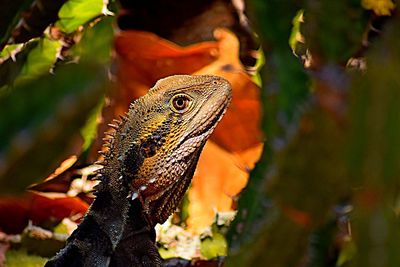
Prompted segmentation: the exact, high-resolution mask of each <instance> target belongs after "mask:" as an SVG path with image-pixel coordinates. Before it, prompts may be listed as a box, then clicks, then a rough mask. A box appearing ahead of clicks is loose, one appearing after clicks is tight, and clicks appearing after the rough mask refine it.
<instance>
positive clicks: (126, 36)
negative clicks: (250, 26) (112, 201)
mask: <svg viewBox="0 0 400 267" xmlns="http://www.w3.org/2000/svg"><path fill="white" fill-rule="evenodd" d="M221 2H222V1H221ZM122 4H123V6H124V5H125V4H126V3H122ZM247 4H248V11H249V14H250V20H251V21H252V22H253V23H254V25H255V29H254V31H255V32H256V34H257V36H258V37H259V38H260V41H261V48H260V49H259V52H258V53H257V55H258V57H259V58H258V64H257V65H256V67H255V68H256V69H257V73H256V75H255V76H253V77H251V76H250V75H248V74H247V73H246V70H247V68H246V67H247V66H246V67H245V66H243V64H242V62H241V61H240V58H241V56H242V55H241V54H240V53H241V52H242V51H243V47H246V44H244V42H243V36H241V35H239V34H237V33H236V32H232V31H230V30H227V29H213V30H212V31H211V32H212V34H214V37H215V40H212V41H210V40H208V39H207V40H203V42H199V43H196V44H192V45H189V46H181V45H178V44H176V43H172V42H171V41H169V40H166V39H163V38H161V37H159V36H157V35H156V34H154V33H152V32H145V31H140V30H132V29H131V30H129V29H123V30H120V31H115V32H114V31H113V24H114V23H115V22H114V21H115V18H114V17H112V16H113V13H111V12H110V11H109V10H108V8H110V9H113V8H111V7H110V6H113V4H111V5H107V4H106V3H105V1H101V0H90V1H85V0H69V1H64V0H59V1H49V0H36V1H31V0H25V1H22V0H18V1H15V2H14V3H10V5H9V7H10V10H12V11H13V12H8V13H9V14H5V13H7V12H4V9H2V10H3V11H0V13H1V14H2V15H4V16H2V17H3V18H4V20H3V21H4V22H5V23H4V24H2V25H1V26H0V35H1V36H2V37H1V39H0V47H1V48H2V50H1V52H0V109H1V112H0V194H2V195H4V194H15V193H22V192H23V191H24V190H25V188H26V187H27V186H29V185H30V184H32V183H33V182H39V181H41V180H43V179H44V178H45V177H48V179H46V180H45V181H44V182H42V183H39V184H37V185H35V186H33V187H31V188H33V189H35V190H38V191H50V192H57V197H55V196H54V195H43V194H44V193H29V194H25V195H23V196H17V197H15V196H13V197H12V198H3V196H1V197H0V218H5V215H4V214H7V216H10V217H12V218H13V220H14V221H13V222H12V224H11V226H10V223H9V222H7V223H4V222H2V221H1V220H0V228H1V229H0V230H3V231H6V230H8V229H11V230H10V231H15V232H17V233H18V232H20V231H21V230H22V229H23V228H24V227H25V226H26V224H27V220H28V219H29V220H32V221H33V222H34V223H35V224H40V225H41V226H43V227H47V228H49V227H50V228H51V227H53V226H54V225H57V224H58V223H59V222H60V221H61V220H62V219H63V218H65V217H69V218H70V219H72V218H73V220H72V221H76V220H77V219H78V218H77V217H76V216H77V214H79V213H82V212H83V211H85V210H86V209H87V206H88V204H87V202H88V203H90V201H91V197H92V196H91V194H90V193H88V192H90V190H92V188H93V184H94V183H92V182H91V181H90V179H91V178H92V176H93V174H94V170H96V168H98V166H97V167H96V165H95V164H93V162H94V161H95V160H98V159H101V157H99V156H98V154H97V151H98V150H101V149H102V148H103V146H102V136H103V132H104V131H107V130H108V126H107V124H108V123H111V122H112V119H113V118H116V117H118V115H123V114H124V112H125V111H126V110H127V108H128V106H129V104H130V102H131V101H132V100H133V99H135V98H137V97H139V96H141V95H143V94H144V93H146V92H147V90H148V89H149V87H151V86H152V85H153V84H154V83H155V82H156V81H157V80H158V79H159V78H163V77H165V76H167V75H173V74H177V73H180V74H182V73H184V74H214V75H219V76H222V77H224V78H226V79H227V80H229V81H230V83H231V84H232V88H233V102H232V105H231V107H230V109H229V110H228V112H227V114H226V115H225V117H224V119H223V120H222V121H221V123H220V125H219V126H218V127H217V128H216V130H215V133H214V134H213V136H212V137H211V140H210V142H208V143H207V145H206V146H205V147H204V151H203V153H202V156H201V158H200V160H199V164H198V168H197V171H196V173H195V176H194V179H193V183H192V186H191V188H190V190H189V192H188V194H187V196H186V198H185V203H184V206H183V207H182V209H183V210H182V212H181V216H180V217H179V216H178V215H175V216H174V217H173V218H171V219H170V221H168V223H167V224H166V225H163V226H160V227H161V230H160V231H159V232H158V242H159V244H160V253H161V255H162V256H163V257H164V258H173V257H181V258H184V259H187V260H190V259H192V258H200V259H206V260H211V259H213V258H219V259H220V257H221V256H225V255H226V254H228V257H227V260H226V265H227V266H261V265H268V266H272V267H274V266H277V267H278V266H304V267H317V266H363V267H368V266H371V267H372V266H374V267H375V266H377V267H379V266H399V264H400V256H399V255H400V254H398V253H397V249H398V247H400V244H399V242H400V230H399V218H398V216H399V196H398V188H399V180H398V179H399V177H400V167H399V166H400V149H399V146H400V143H399V142H400V141H399V140H400V139H399V136H400V111H399V109H398V107H397V103H399V101H400V78H399V75H398V74H399V72H400V61H399V59H400V52H399V51H400V39H399V34H398V29H399V28H400V18H399V14H398V10H396V6H395V3H394V1H392V0H348V1H344V0H342V1H332V0H322V1H315V0H294V1H278V0H271V1H265V0H249V1H247ZM1 5H3V4H1ZM43 5H44V6H46V7H48V9H46V10H47V12H45V13H44V14H42V13H40V12H39V13H37V9H38V6H43ZM124 8H126V7H124ZM122 11H123V12H121V14H122V15H121V16H127V17H128V18H130V17H129V16H131V13H132V14H133V13H134V12H127V10H122ZM23 12H24V13H23ZM3 13H4V14H3ZM22 13H23V14H24V16H21V14H22ZM143 13H146V12H143ZM148 13H149V14H151V12H148ZM146 14H147V13H146ZM239 14H241V13H240V12H239ZM41 16H44V18H43V17H41ZM132 16H133V15H132ZM235 16H237V14H236V13H235ZM127 17H123V18H124V19H123V21H124V22H125V23H126V22H127ZM149 18H151V17H150V15H149ZM199 18H200V20H201V18H202V16H198V17H197V19H199ZM20 19H21V20H22V22H24V23H25V24H27V25H28V26H30V27H29V29H28V30H27V29H25V28H23V26H21V25H24V23H18V21H19V20H20ZM175 19H176V20H177V21H178V18H175ZM242 19H243V18H242ZM203 23H205V24H207V23H211V21H207V20H204V21H202V23H201V24H203ZM133 24H134V23H133ZM182 24H185V23H182ZM128 25H129V23H128ZM188 25H192V24H188ZM165 30H166V32H169V31H171V32H173V30H172V29H165ZM177 32H178V33H180V34H181V35H182V32H184V31H182V32H179V31H177ZM193 32H196V31H193ZM191 34H192V32H190V34H187V35H188V36H189V35H191ZM183 35H184V34H183ZM178 36H179V34H178ZM175 37H176V36H175ZM182 43H186V41H182ZM6 44H7V45H6ZM113 45H114V47H113V48H112V46H113ZM112 49H113V50H112ZM111 51H113V52H111ZM253 52H254V53H255V51H253ZM112 54H113V57H112V56H111V55H112ZM261 65H262V67H261V70H258V68H260V66H261ZM260 77H261V81H260ZM110 80H111V81H112V82H110ZM254 81H256V82H254ZM260 87H261V88H260ZM259 124H261V126H259ZM261 150H263V151H262V153H261ZM260 155H261V158H260ZM256 162H257V164H256V165H255V163H256ZM57 166H59V167H58V168H57ZM254 166H255V167H254ZM253 168H254V169H253ZM250 172H251V174H250V178H249V173H250ZM247 182H248V183H247ZM246 184H247V185H246ZM243 188H245V189H244V190H243ZM241 190H243V191H242V192H241ZM240 192H241V193H240ZM50 194H51V193H50ZM38 199H40V201H38ZM237 199H239V201H238V203H236V200H237ZM31 202H32V203H31ZM236 204H237V216H236V218H235V220H234V221H233V223H232V225H231V226H230V228H229V231H228V233H226V232H227V230H226V229H227V228H226V227H227V225H229V223H230V220H231V219H229V220H227V221H225V222H224V223H222V224H221V225H220V224H218V225H217V223H216V224H213V222H214V221H215V218H216V217H218V216H219V214H222V213H224V212H227V213H228V214H232V212H233V210H234V209H235V208H236ZM46 209H51V211H48V212H47V213H46V212H44V210H46ZM45 213H46V214H45ZM9 214H11V215H9ZM228 217H229V216H228ZM171 222H172V223H171ZM71 224H72V226H73V227H74V226H76V223H75V222H72V223H71ZM6 226H8V227H9V228H7V227H6ZM12 226H14V227H15V228H13V227H12ZM73 227H72V228H73ZM60 228H62V227H61V226H59V227H57V228H56V229H54V228H53V231H55V232H57V231H60ZM63 231H65V229H64V230H63ZM12 233H14V232H12ZM35 244H36V243H35V241H34V243H33V247H35ZM23 249H26V248H23ZM53 249H54V248H53ZM49 251H52V252H51V253H53V250H51V249H50V250H49ZM182 251H183V252H182ZM21 253H22V254H21ZM24 253H25V252H24V251H23V250H22V251H19V252H14V251H9V252H8V254H7V264H8V266H19V265H24V264H25V263H21V261H25V260H26V258H27V257H28V256H26V255H25V254H24ZM36 253H38V252H36ZM21 255H22V256H21ZM0 256H1V255H0ZM0 258H1V257H0ZM29 261H30V262H32V263H31V264H32V266H39V265H42V264H43V261H44V260H43V259H42V258H36V257H34V258H30V259H29ZM171 262H172V261H171ZM209 262H211V261H209ZM171 264H172V263H171ZM0 265H1V263H0ZM26 266H29V265H26Z"/></svg>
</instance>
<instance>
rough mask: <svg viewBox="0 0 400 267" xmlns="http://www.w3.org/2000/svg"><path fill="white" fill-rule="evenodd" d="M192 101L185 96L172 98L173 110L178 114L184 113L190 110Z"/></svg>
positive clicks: (180, 95)
mask: <svg viewBox="0 0 400 267" xmlns="http://www.w3.org/2000/svg"><path fill="white" fill-rule="evenodd" d="M191 105H192V99H191V98H190V97H189V96H188V95H185V94H177V95H175V96H173V97H172V98H171V108H172V110H173V111H175V112H178V113H184V112H186V111H188V110H189V109H190V107H191Z"/></svg>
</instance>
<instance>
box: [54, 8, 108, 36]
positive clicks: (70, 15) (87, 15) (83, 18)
mask: <svg viewBox="0 0 400 267" xmlns="http://www.w3.org/2000/svg"><path fill="white" fill-rule="evenodd" d="M103 6H104V1H103V0H69V1H67V2H66V3H65V4H64V5H63V6H62V7H61V9H60V11H59V12H58V17H59V18H60V19H59V20H58V21H57V23H56V26H57V27H59V28H60V29H61V30H62V31H64V32H66V33H71V32H73V31H75V30H76V29H77V28H78V27H79V26H81V25H82V24H84V23H86V22H88V21H89V20H91V19H93V18H95V17H97V16H99V15H101V14H102V11H103Z"/></svg>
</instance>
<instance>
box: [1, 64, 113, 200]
mask: <svg viewBox="0 0 400 267" xmlns="http://www.w3.org/2000/svg"><path fill="white" fill-rule="evenodd" d="M106 81H107V75H106V70H105V69H104V68H103V67H101V66H98V65H93V64H88V63H81V64H78V65H77V64H69V65H65V66H60V67H59V68H58V69H57V71H56V73H55V75H51V74H48V75H43V76H40V77H39V78H37V79H34V80H31V81H29V82H26V83H23V84H20V85H18V86H16V88H15V89H14V90H12V91H10V92H8V93H7V94H3V95H2V96H1V97H0V106H1V107H2V112H1V113H0V162H1V164H0V192H1V191H2V192H9V193H10V192H16V191H18V192H21V191H23V190H24V189H25V187H26V186H27V185H29V184H30V183H32V182H34V181H37V180H39V179H43V178H44V177H46V176H47V175H49V174H50V173H51V172H52V171H53V170H54V169H55V167H56V166H58V165H59V163H60V162H61V161H62V160H63V159H64V158H65V157H66V156H68V154H69V153H71V152H72V150H71V145H72V144H73V142H76V141H77V138H79V137H80V135H79V130H80V129H81V127H82V126H83V125H84V123H85V122H86V121H87V118H88V116H89V114H90V112H91V111H92V110H93V108H94V107H95V106H97V105H98V103H99V101H100V99H102V97H103V93H104V90H105V87H106V83H107V82H106ZM78 140H79V139H78Z"/></svg>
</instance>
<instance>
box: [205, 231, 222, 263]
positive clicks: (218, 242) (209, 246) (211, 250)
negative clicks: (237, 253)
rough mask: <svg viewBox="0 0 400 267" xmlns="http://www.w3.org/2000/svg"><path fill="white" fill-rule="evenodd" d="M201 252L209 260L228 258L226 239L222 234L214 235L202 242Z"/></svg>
mask: <svg viewBox="0 0 400 267" xmlns="http://www.w3.org/2000/svg"><path fill="white" fill-rule="evenodd" d="M200 252H201V255H203V256H204V257H206V258H207V259H213V258H216V257H218V256H226V253H227V243H226V240H225V237H224V236H223V235H222V234H220V233H213V234H212V236H211V237H207V238H205V239H203V240H202V241H201V244H200Z"/></svg>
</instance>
